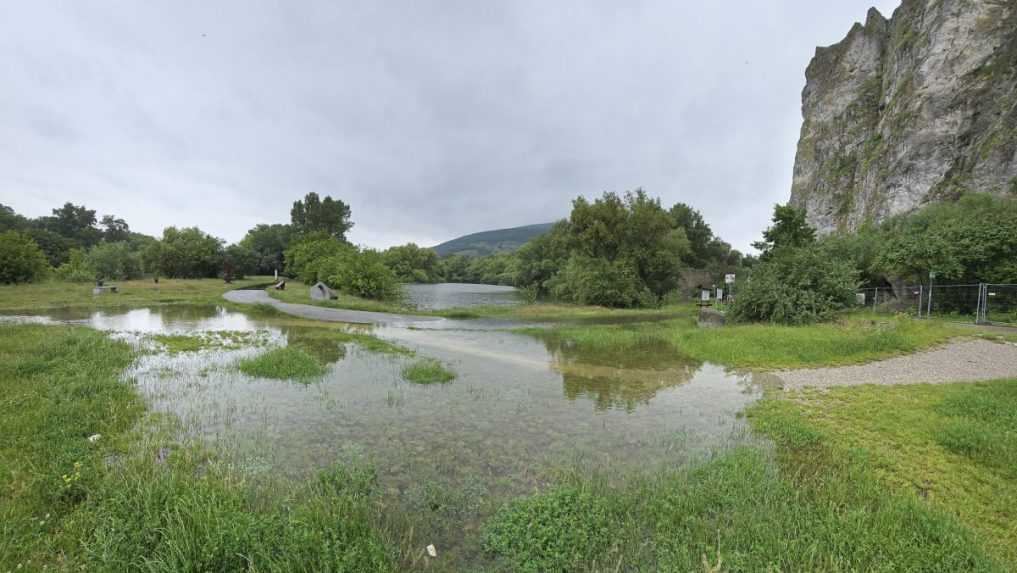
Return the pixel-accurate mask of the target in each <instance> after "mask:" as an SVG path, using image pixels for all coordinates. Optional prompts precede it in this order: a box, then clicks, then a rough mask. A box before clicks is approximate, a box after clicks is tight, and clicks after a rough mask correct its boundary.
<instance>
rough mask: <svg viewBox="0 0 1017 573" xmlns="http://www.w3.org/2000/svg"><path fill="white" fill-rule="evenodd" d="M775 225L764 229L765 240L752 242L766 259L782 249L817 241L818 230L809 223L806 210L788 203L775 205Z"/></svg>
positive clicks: (763, 258) (760, 255) (760, 256)
mask: <svg viewBox="0 0 1017 573" xmlns="http://www.w3.org/2000/svg"><path fill="white" fill-rule="evenodd" d="M772 220H773V225H771V226H770V227H768V228H767V229H766V230H765V231H763V240H762V241H757V242H755V243H752V246H753V247H755V248H756V249H758V250H759V258H760V259H761V260H766V259H768V258H770V257H771V256H773V255H774V253H776V252H778V251H779V250H781V249H784V248H789V249H794V248H799V247H805V246H808V245H811V244H813V243H814V242H815V241H816V230H815V229H814V228H812V226H810V225H809V223H808V221H807V220H806V217H805V210H804V209H799V208H797V207H794V206H792V205H790V204H788V205H775V206H774V208H773V219H772Z"/></svg>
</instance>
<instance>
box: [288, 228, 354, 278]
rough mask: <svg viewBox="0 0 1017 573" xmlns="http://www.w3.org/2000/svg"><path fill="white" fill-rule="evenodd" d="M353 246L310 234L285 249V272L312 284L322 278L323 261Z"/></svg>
mask: <svg viewBox="0 0 1017 573" xmlns="http://www.w3.org/2000/svg"><path fill="white" fill-rule="evenodd" d="M353 249H354V247H353V246H352V245H350V244H349V243H345V242H343V241H340V240H339V239H336V238H335V237H329V236H324V235H312V236H310V237H305V238H304V239H303V240H302V241H300V242H298V243H297V244H295V245H293V246H291V247H290V248H288V249H286V253H285V257H286V272H287V274H289V275H290V276H292V277H296V278H297V279H299V280H300V281H301V282H303V283H305V284H309V285H310V284H314V283H315V282H317V281H319V280H323V279H324V276H325V275H324V274H322V273H321V266H322V264H323V262H324V261H325V260H326V259H328V258H330V257H334V256H337V255H340V254H344V253H348V252H350V251H351V250H353Z"/></svg>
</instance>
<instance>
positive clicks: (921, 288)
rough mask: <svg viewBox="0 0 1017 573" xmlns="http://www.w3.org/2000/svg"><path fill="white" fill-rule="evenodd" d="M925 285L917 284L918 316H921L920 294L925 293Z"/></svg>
mask: <svg viewBox="0 0 1017 573" xmlns="http://www.w3.org/2000/svg"><path fill="white" fill-rule="evenodd" d="M924 290H925V285H918V318H922V296H923V295H924V294H925V293H924Z"/></svg>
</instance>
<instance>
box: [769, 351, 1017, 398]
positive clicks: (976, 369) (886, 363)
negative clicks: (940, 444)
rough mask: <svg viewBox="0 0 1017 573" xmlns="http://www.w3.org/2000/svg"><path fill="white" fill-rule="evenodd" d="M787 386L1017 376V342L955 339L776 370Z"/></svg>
mask: <svg viewBox="0 0 1017 573" xmlns="http://www.w3.org/2000/svg"><path fill="white" fill-rule="evenodd" d="M776 375H777V377H779V378H780V379H781V380H782V381H783V383H784V388H785V389H795V388H803V387H806V386H814V387H827V386H854V385H858V384H921V383H930V384H943V383H946V382H974V381H977V380H992V379H996V378H1017V344H1012V343H1001V342H990V341H988V340H970V339H967V340H955V341H952V342H948V343H947V344H945V345H943V346H940V347H937V348H934V349H932V350H926V351H923V352H916V353H915V354H908V355H906V356H897V357H894V358H889V359H887V360H880V361H878V362H870V363H868V364H859V365H857V366H840V367H836V368H808V369H802V370H784V371H780V372H776Z"/></svg>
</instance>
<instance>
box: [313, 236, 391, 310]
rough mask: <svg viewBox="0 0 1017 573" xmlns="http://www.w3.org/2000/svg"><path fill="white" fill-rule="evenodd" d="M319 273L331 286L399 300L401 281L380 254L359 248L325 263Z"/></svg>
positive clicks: (320, 267)
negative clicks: (359, 249)
mask: <svg viewBox="0 0 1017 573" xmlns="http://www.w3.org/2000/svg"><path fill="white" fill-rule="evenodd" d="M316 268H317V273H318V276H319V278H320V279H321V280H323V281H324V282H325V284H327V285H328V286H330V287H332V288H334V289H339V290H341V291H343V292H346V293H349V294H353V295H356V296H360V297H364V298H373V299H377V300H389V299H396V298H399V293H400V291H399V281H398V279H397V278H396V276H395V273H393V272H392V270H391V269H389V268H388V267H387V266H385V263H384V261H383V260H382V257H381V254H380V253H378V252H377V251H374V250H370V249H365V250H363V251H358V250H356V249H355V248H350V249H346V250H345V251H344V252H342V253H340V254H338V255H336V256H333V257H329V258H327V259H324V260H321V261H319V262H318V263H317V266H316Z"/></svg>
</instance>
